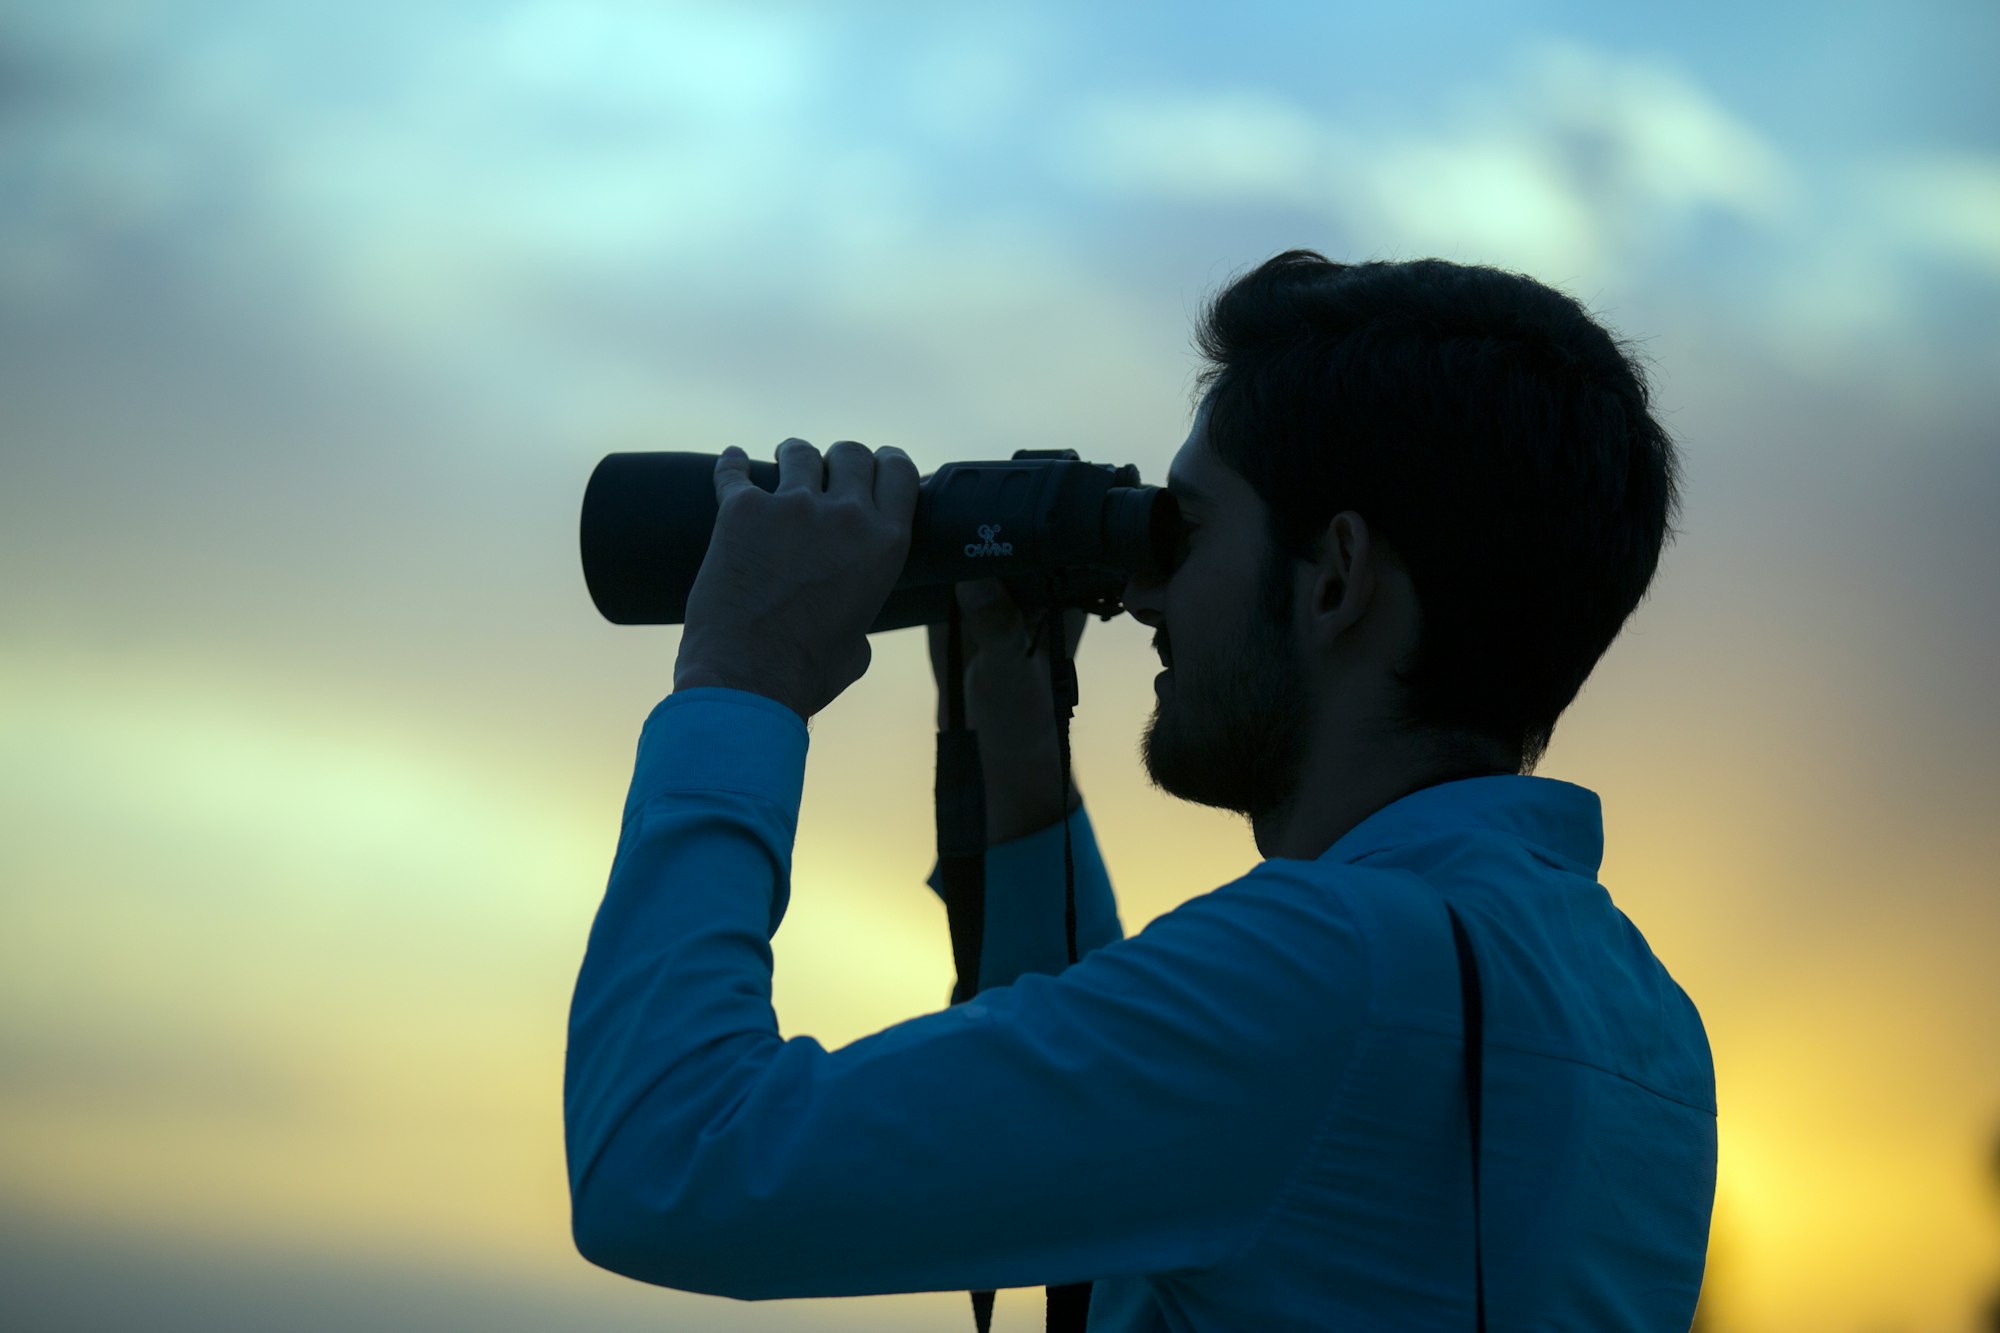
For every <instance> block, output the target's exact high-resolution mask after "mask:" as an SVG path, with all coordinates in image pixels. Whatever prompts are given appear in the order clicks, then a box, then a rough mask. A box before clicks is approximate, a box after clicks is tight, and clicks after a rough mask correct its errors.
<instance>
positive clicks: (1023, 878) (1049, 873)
mask: <svg viewBox="0 0 2000 1333" xmlns="http://www.w3.org/2000/svg"><path fill="white" fill-rule="evenodd" d="M1069 833H1070V861H1071V864H1072V866H1073V868H1074V870H1075V872H1076V956H1077V957H1078V959H1082V958H1083V957H1085V956H1086V955H1087V954H1089V953H1090V951H1091V950H1093V949H1096V948H1099V947H1101V946H1103V945H1106V944H1109V943H1111V942H1112V941H1113V940H1120V939H1123V938H1125V926H1124V923H1123V922H1121V921H1120V920H1119V919H1118V899H1117V896H1116V895H1115V894H1114V893H1113V892H1112V889H1111V876H1110V874H1109V873H1108V872H1107V871H1106V870H1105V868H1104V857H1103V855H1102V853H1100V852H1099V851H1098V847H1097V833H1096V830H1095V829H1093V828H1092V827H1091V824H1090V812H1089V810H1088V809H1087V808H1085V807H1082V806H1079V807H1078V808H1077V810H1076V812H1075V813H1074V814H1071V815H1070V816H1069ZM939 873H940V872H939V869H938V867H937V866H936V865H935V864H933V865H932V867H931V873H930V878H929V879H928V880H926V881H925V882H926V883H928V884H929V885H930V886H931V892H933V893H935V894H937V895H938V900H939V901H940V902H942V901H943V900H944V887H943V884H942V882H941V881H940V878H939ZM1064 891H1065V889H1064V884H1063V826H1062V821H1061V820H1058V821H1056V822H1055V823H1053V824H1050V825H1048V826H1047V827H1046V828H1041V829H1037V830H1036V831H1035V832H1033V833H1030V834H1027V835H1025V836H1023V837H1019V838H1016V839H1014V840H1013V841H1012V842H1003V843H1001V844H1000V845H999V846H997V847H989V848H987V849H986V922H985V926H984V929H983V931H982V933H981V940H980V950H979V989H980V990H986V989H987V988H989V987H992V986H1005V985H1008V984H1009V983H1011V982H1014V981H1017V980H1019V979H1020V978H1021V977H1023V976H1025V975H1027V974H1028V973H1030V972H1042V973H1047V974H1049V975H1054V974H1055V973H1057V972H1060V971H1062V970H1063V969H1064V968H1066V967H1068V966H1069V935H1068V933H1067V927H1066V926H1065V924H1064V902H1063V894H1064ZM954 989H956V988H955V987H954ZM945 998H946V999H947V1000H949V999H950V995H949V994H947V995H946V997H945Z"/></svg>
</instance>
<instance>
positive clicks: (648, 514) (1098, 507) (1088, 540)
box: [580, 449, 1180, 634]
mask: <svg viewBox="0 0 2000 1333" xmlns="http://www.w3.org/2000/svg"><path fill="white" fill-rule="evenodd" d="M716 457H717V455H715V454H698V453H620V454H607V455H606V456H605V457H604V458H603V459H602V460H601V461H600V462H599V463H598V465H597V467H596V469H595V470H594V471H593V472H592V473H591V475H590V483H589V485H588V486H586V487H585V488H584V494H583V518H582V525H581V531H580V545H581V547H582V553H583V577H584V582H585V583H586V584H587V585H588V587H589V589H590V598H591V601H593V602H594V603H596V605H597V609H598V611H599V612H600V613H601V614H602V615H603V616H604V618H605V619H606V620H609V621H611V622H612V623H613V624H617V625H678V624H681V623H683V622H684V621H685V620H686V618H687V596H688V590H689V589H690V588H691V587H692V586H693V585H694V579H695V575H696V574H697V573H699V572H700V570H701V562H702V559H703V558H704V557H705V556H706V555H707V554H708V540H709V537H710V535H711V534H712V533H713V532H714V531H715V516H716V508H717V506H716V500H715V463H716ZM750 480H751V482H752V483H753V484H755V485H757V486H759V487H761V488H762V489H764V490H767V491H773V490H776V489H777V486H778V465H777V464H776V463H775V462H771V463H766V462H758V461H754V460H753V461H752V462H751V464H750ZM1179 547H1180V508H1179V506H1178V505H1177V504H1175V502H1174V498H1173V496H1172V495H1170V494H1168V493H1167V492H1166V491H1165V490H1163V489H1161V488H1160V487H1158V486H1144V485H1141V484H1140V482H1139V470H1138V468H1136V467H1132V466H1130V465H1127V466H1125V467H1113V466H1111V465H1109V464H1102V463H1085V462H1082V461H1079V460H1078V459H1077V456H1076V451H1075V450H1072V449H1059V450H1058V449H1048V450H1029V449H1023V450H1020V451H1018V452H1017V453H1016V454H1015V455H1014V457H1013V458H1012V459H1011V460H1008V461H1006V462H982V463H947V464H945V465H944V466H943V467H940V468H939V469H938V470H937V471H936V472H933V473H932V474H931V475H930V476H928V477H925V478H924V479H923V482H922V486H921V488H920V489H919V491H918V494H917V507H916V514H915V518H914V521H913V525H912V531H911V539H910V553H909V558H908V559H907V560H906V561H905V562H904V565H903V572H902V575H901V577H899V578H898V579H897V580H896V585H895V588H894V590H893V591H891V593H890V594H889V599H888V601H887V602H886V603H885V604H884V606H883V607H882V613H881V614H880V615H879V616H878V617H877V618H876V620H875V623H874V624H872V625H870V626H869V631H868V632H869V633H871V634H874V633H879V632H881V631H884V630H892V629H903V628H906V627H908V626H911V625H929V624H937V623H941V622H942V621H943V620H944V618H945V615H946V611H947V608H948V606H949V599H950V597H951V595H952V594H951V589H952V585H953V584H955V583H958V582H960V581H961V580H965V579H983V578H998V579H1000V580H1002V581H1003V582H1005V583H1006V584H1007V585H1008V587H1009V589H1010V591H1012V592H1013V593H1014V595H1015V597H1016V599H1017V600H1018V601H1020V602H1021V604H1022V605H1023V606H1024V607H1026V608H1034V607H1037V606H1047V605H1049V604H1051V603H1052V602H1053V603H1056V604H1060V605H1064V606H1081V607H1085V608H1088V609H1090V610H1092V611H1095V612H1097V613H1098V614H1100V615H1104V616H1107V617H1108V616H1110V615H1114V614H1116V613H1117V612H1118V611H1119V610H1120V609H1122V608H1121V601H1122V598H1123V595H1124V588H1125V581H1126V579H1128V578H1129V577H1130V576H1132V575H1134V574H1155V575H1165V574H1168V573H1171V572H1172V570H1173V565H1174V561H1175V558H1176V555H1177V553H1178V551H1179ZM1052 584H1053V593H1052V591H1051V587H1052Z"/></svg>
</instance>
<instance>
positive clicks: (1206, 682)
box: [1140, 412, 1308, 819]
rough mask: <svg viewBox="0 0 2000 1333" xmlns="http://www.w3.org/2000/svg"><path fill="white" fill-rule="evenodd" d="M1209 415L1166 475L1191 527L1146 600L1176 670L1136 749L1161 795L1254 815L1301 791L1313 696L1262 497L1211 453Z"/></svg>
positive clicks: (1158, 641) (1284, 565) (1159, 644)
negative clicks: (1175, 562)
mask: <svg viewBox="0 0 2000 1333" xmlns="http://www.w3.org/2000/svg"><path fill="white" fill-rule="evenodd" d="M1206 417H1207V414H1206V413H1205V412H1204V413H1201V414H1199V415H1198V416H1197V418H1196V421H1195V428H1194V431H1193V433H1192V434H1190V435H1189V436H1188V440H1187V443H1186V444H1184V445H1182V446H1181V450H1180V452H1179V453H1178V454H1177V455H1176V456H1175V459H1174V465H1173V469H1172V470H1171V472H1170V473H1169V476H1168V483H1167V484H1168V487H1169V489H1171V490H1173V491H1174V493H1175V495H1176V497H1177V498H1179V499H1180V500H1181V507H1182V513H1183V516H1184V518H1185V520H1186V524H1187V528H1188V544H1187V551H1186V555H1185V558H1184V559H1183V560H1182V562H1181V564H1180V565H1179V567H1178V568H1176V569H1175V571H1174V573H1173V574H1172V576H1171V577H1170V578H1169V579H1168V580H1167V581H1166V583H1165V585H1164V586H1163V587H1159V588H1157V589H1156V590H1154V591H1153V592H1152V594H1151V595H1149V596H1147V597H1145V598H1144V604H1145V606H1146V607H1147V609H1148V610H1149V611H1151V612H1153V613H1154V614H1156V615H1157V617H1158V622H1159V623H1158V624H1157V626H1156V627H1155V631H1154V646H1155V648H1156V649H1158V650H1159V651H1160V654H1161V658H1162V660H1163V661H1164V662H1166V663H1167V664H1168V665H1169V667H1170V669H1169V670H1168V671H1167V672H1166V673H1165V675H1164V676H1162V677H1161V679H1160V682H1159V685H1158V694H1157V698H1156V700H1155V702H1154V706H1153V715H1152V717H1151V718H1149V719H1148V720H1147V723H1146V729H1145V733H1144V736H1143V737H1142V739H1141V742H1140V753H1141V757H1142V758H1143V759H1144V761H1145V765H1146V773H1147V776H1148V777H1150V778H1151V779H1152V781H1153V784H1154V785H1155V786H1157V787H1159V788H1160V790H1162V791H1164V792H1166V793H1168V794H1169V795H1172V796H1178V797H1180V798H1181V799H1182V800H1185V801H1193V802H1194V803H1195V804H1197V805H1206V806H1211V807H1214V808H1216V809H1220V810H1231V811H1234V812H1236V813H1238V814H1242V815H1247V816H1249V817H1251V818H1252V819H1256V818H1258V817H1259V816H1262V815H1267V814H1271V813H1274V812H1276V811H1278V810H1281V809H1283V808H1284V806H1286V805H1287V804H1288V803H1289V802H1290V800H1291V797H1292V794H1293V792H1294V791H1296V790H1297V786H1298V782H1299V780H1300V775H1301V773H1302V772H1303V770H1304V767H1305V755H1306V726H1307V711H1308V710H1307V691H1306V684H1305V679H1304V676H1303V673H1302V670H1301V664H1300V662H1299V660H1298V656H1297V651H1296V644H1295V642H1294V638H1293V633H1292V627H1291V616H1290V603H1291V598H1290V596H1289V595H1287V594H1289V592H1290V580H1289V562H1287V561H1285V560H1284V559H1283V558H1282V557H1280V556H1278V555H1277V554H1276V553H1275V552H1274V551H1272V550H1270V548H1269V547H1268V544H1267V541H1266V537H1265V526H1264V506H1263V502H1262V500H1260V499H1259V498H1258V496H1257V493H1256V492H1255V491H1254V490H1252V489H1251V487H1250V484H1249V483H1248V482H1246V481H1244V480H1243V479H1242V478H1241V477H1240V476H1238V475H1237V474H1236V473H1235V472H1233V471H1232V470H1231V469H1229V468H1228V467H1227V466H1225V465H1224V464H1222V463H1221V462H1220V461H1219V460H1217V459H1216V458H1214V457H1213V456H1212V455H1211V454H1209V452H1208V451H1207V448H1206V445H1205V443H1204V439H1203V427H1204V425H1205V422H1206ZM1151 620H1152V616H1149V617H1148V621H1149V623H1150V622H1151Z"/></svg>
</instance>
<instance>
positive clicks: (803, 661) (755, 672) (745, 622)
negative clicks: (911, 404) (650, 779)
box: [674, 439, 919, 718]
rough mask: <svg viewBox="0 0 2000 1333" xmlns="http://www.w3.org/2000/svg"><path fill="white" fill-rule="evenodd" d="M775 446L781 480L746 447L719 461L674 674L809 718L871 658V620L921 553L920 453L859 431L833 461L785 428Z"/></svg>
mask: <svg viewBox="0 0 2000 1333" xmlns="http://www.w3.org/2000/svg"><path fill="white" fill-rule="evenodd" d="M777 458H778V488H777V490H776V491H772V492H766V491H764V490H761V489H759V488H758V486H757V485H756V483H754V482H752V481H751V480H750V471H749V459H748V458H747V457H746V456H745V455H744V454H743V452H742V450H740V449H731V450H728V451H725V452H724V454H723V455H722V457H721V458H720V459H719V460H718V461H717V462H716V465H715V498H716V502H717V505H718V510H717V513H716V518H715V533H714V535H713V536H711V537H710V538H709V542H708V554H707V555H706V556H705V557H703V559H702V562H701V570H700V572H699V573H697V574H696V575H695V580H694V585H693V586H692V587H691V588H690V589H689V590H688V601H687V617H686V629H685V630H684V631H683V632H682V634H681V649H680V656H679V658H678V659H677V660H676V661H675V663H674V688H675V689H676V690H685V689H694V688H697V687H700V686H709V685H719V686H725V687H727V688H730V689H738V690H749V691H750V692H752V693H754V694H761V695H763V696H765V697H766V698H769V699H775V700H777V701H778V702H779V703H782V704H784V705H785V706H786V707H788V708H790V709H791V710H792V711H794V712H796V713H797V714H798V715H799V716H800V717H802V718H810V717H811V716H812V715H813V714H815V713H817V712H819V711H820V710H821V709H822V708H825V707H826V706H827V705H828V704H830V703H832V702H833V701H834V699H835V698H837V697H838V696H839V695H840V692H841V691H842V690H844V689H846V688H847V687H848V686H849V685H852V684H853V683H854V682H855V681H857V680H859V679H861V677H862V675H863V674H864V673H865V672H866V671H867V670H868V663H869V661H870V660H871V658H872V653H871V650H870V649H869V646H868V627H869V626H870V625H871V624H873V623H874V621H875V617H876V616H877V615H879V614H881V611H882V604H883V603H884V602H886V601H888V600H889V592H890V590H891V589H892V588H894V587H895V584H896V579H897V577H898V576H899V575H901V573H902V571H903V562H904V560H905V559H906V558H907V557H908V555H909V550H910V524H911V519H912V517H913V515H914V514H915V512H916V507H917V489H918V484H919V483H918V478H917V465H916V464H915V463H913V462H911V461H910V458H909V455H907V454H905V453H904V452H903V451H902V450H900V449H896V448H893V447H889V448H884V449H882V450H880V451H879V452H876V453H871V452H870V451H869V450H868V448H867V447H866V446H864V445H860V444H856V443H855V442H854V441H852V440H840V441H838V442H836V443H835V444H833V445H832V446H831V447H830V448H828V449H827V451H826V458H825V459H824V461H823V462H822V460H821V458H820V453H819V450H817V449H815V448H813V446H812V445H810V444H808V443H806V442H805V441H804V440H798V439H792V440H786V441H785V442H784V443H783V444H781V445H779V446H778V452H777Z"/></svg>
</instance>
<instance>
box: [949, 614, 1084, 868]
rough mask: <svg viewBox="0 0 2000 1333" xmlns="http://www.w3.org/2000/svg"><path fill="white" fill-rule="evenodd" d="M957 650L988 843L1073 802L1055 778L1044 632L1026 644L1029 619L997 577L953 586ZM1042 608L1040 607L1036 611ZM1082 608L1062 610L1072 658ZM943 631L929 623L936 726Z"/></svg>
mask: <svg viewBox="0 0 2000 1333" xmlns="http://www.w3.org/2000/svg"><path fill="white" fill-rule="evenodd" d="M957 595H958V604H959V608H960V611H961V612H962V616H961V627H962V635H963V637H962V641H961V645H960V646H961V648H962V650H963V653H964V658H965V725H966V726H968V727H971V728H972V729H973V730H974V731H977V732H978V733H979V767H980V771H981V774H982V775H983V776H984V778H985V781H986V844H987V846H989V847H996V846H998V845H1000V844H1001V843H1003V842H1011V841H1013V840H1014V839H1015V838H1019V837H1023V836H1025V835H1027V834H1029V833H1033V832H1035V831H1036V830H1037V829H1042V828H1046V827H1048V826H1049V825H1050V824H1053V823H1055V822H1056V821H1057V820H1058V819H1061V818H1062V817H1063V814H1064V813H1065V812H1066V811H1070V810H1074V809H1076V808H1077V806H1078V805H1079V804H1080V803H1081V800H1082V798H1081V797H1080V796H1079V795H1078V793H1077V790H1076V786H1075V783H1074V780H1072V782H1071V786H1070V789H1069V791H1068V792H1060V793H1059V792H1058V790H1057V789H1058V788H1059V787H1061V785H1062V761H1061V750H1060V748H1059V746H1058V742H1057V739H1056V720H1055V715H1056V708H1055V692H1054V689H1053V687H1052V686H1051V685H1050V683H1049V649H1048V643H1047V640H1046V638H1044V639H1043V640H1042V642H1041V646H1040V647H1038V648H1037V649H1036V650H1035V651H1034V652H1033V653H1030V652H1028V643H1029V640H1030V637H1031V633H1032V631H1031V627H1030V625H1029V623H1028V620H1027V617H1026V616H1024V615H1023V614H1022V612H1021V609H1020V607H1019V606H1018V605H1016V604H1015V602H1014V599H1013V597H1012V596H1010V595H1009V594H1008V592H1007V589H1006V587H1005V586H1004V585H1003V584H1002V583H1001V582H1000V581H999V580H998V579H978V580H975V581H972V582H968V583H961V584H959V585H958V588H957ZM1043 614H1046V613H1043ZM1089 619H1090V616H1089V613H1088V612H1086V611H1084V610H1082V609H1081V608H1079V607H1070V608H1066V609H1065V610H1064V611H1063V640H1064V644H1065V646H1066V647H1067V648H1068V651H1069V655H1070V659H1071V660H1072V661H1074V660H1075V658H1076V650H1077V646H1078V645H1079V644H1080V643H1081V642H1082V641H1083V627H1084V624H1085V622H1086V621H1088V620H1089ZM946 635H947V630H946V628H945V626H943V625H932V626H930V627H929V637H930V652H931V673H932V675H933V677H934V678H935V679H936V680H937V683H938V726H939V727H940V728H942V727H943V726H944V724H945V716H944V696H945V688H946V685H945V671H946V661H945V657H946Z"/></svg>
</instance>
